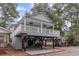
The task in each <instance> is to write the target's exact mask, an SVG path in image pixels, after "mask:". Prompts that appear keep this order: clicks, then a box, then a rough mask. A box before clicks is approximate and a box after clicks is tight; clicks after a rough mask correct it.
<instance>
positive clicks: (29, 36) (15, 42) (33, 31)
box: [11, 13, 60, 49]
mask: <svg viewBox="0 0 79 59" xmlns="http://www.w3.org/2000/svg"><path fill="white" fill-rule="evenodd" d="M11 29H13V32H12V34H11V39H12V46H13V47H14V48H15V49H22V48H23V49H24V48H27V47H40V48H41V49H42V48H43V46H46V44H47V43H46V42H47V41H48V40H50V41H51V42H52V47H53V48H54V41H55V40H59V39H60V31H58V30H54V23H53V22H52V20H51V19H49V18H48V16H47V15H46V14H45V13H38V14H32V15H30V16H24V17H22V18H21V20H20V21H18V22H17V24H15V26H12V27H11Z"/></svg>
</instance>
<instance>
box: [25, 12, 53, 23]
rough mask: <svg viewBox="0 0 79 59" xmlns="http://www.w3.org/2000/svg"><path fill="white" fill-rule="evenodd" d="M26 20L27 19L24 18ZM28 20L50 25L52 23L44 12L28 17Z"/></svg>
mask: <svg viewBox="0 0 79 59" xmlns="http://www.w3.org/2000/svg"><path fill="white" fill-rule="evenodd" d="M26 18H27V17H26ZM30 18H33V19H37V20H39V21H43V22H48V23H52V22H53V21H52V20H51V19H50V18H49V17H48V16H47V15H46V13H44V12H40V13H35V14H32V15H30Z"/></svg>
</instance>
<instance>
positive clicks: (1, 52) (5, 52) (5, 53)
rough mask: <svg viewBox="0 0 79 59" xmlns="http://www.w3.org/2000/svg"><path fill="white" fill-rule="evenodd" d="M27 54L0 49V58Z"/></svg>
mask: <svg viewBox="0 0 79 59" xmlns="http://www.w3.org/2000/svg"><path fill="white" fill-rule="evenodd" d="M26 55H27V54H26V53H25V52H24V51H22V50H15V49H12V48H0V56H26Z"/></svg>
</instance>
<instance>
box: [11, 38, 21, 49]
mask: <svg viewBox="0 0 79 59" xmlns="http://www.w3.org/2000/svg"><path fill="white" fill-rule="evenodd" d="M12 46H13V48H14V49H22V41H21V39H20V38H17V37H14V38H12Z"/></svg>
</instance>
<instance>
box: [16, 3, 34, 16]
mask: <svg viewBox="0 0 79 59" xmlns="http://www.w3.org/2000/svg"><path fill="white" fill-rule="evenodd" d="M32 7H33V4H32V3H18V6H17V11H18V12H19V15H20V16H23V15H24V14H25V12H26V10H27V12H30V10H31V8H32Z"/></svg>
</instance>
